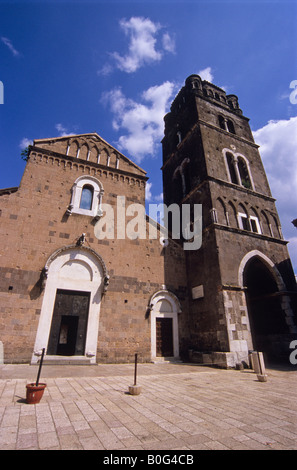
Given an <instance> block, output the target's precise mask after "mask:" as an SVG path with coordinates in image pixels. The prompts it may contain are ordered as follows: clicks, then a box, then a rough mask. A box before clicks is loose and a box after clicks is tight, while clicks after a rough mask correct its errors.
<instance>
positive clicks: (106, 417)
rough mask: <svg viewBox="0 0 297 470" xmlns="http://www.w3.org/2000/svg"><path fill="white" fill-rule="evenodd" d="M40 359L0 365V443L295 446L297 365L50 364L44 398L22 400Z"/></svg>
mask: <svg viewBox="0 0 297 470" xmlns="http://www.w3.org/2000/svg"><path fill="white" fill-rule="evenodd" d="M37 370H38V369H37V366H30V365H0V449H1V450H23V449H27V450H74V449H80V450H117V451H124V450H125V451H127V450H155V451H158V450H159V451H161V450H183V451H185V452H190V451H191V450H192V451H194V450H228V449H231V450H258V449H259V450H266V449H279V450H289V449H294V450H296V449H297V366H295V369H294V368H293V367H291V369H289V368H287V370H286V369H285V368H282V369H281V368H269V369H267V374H268V380H267V382H263V383H262V382H259V381H258V379H257V375H256V374H255V373H254V372H253V371H252V370H249V369H245V370H224V369H216V368H211V367H205V366H198V365H194V364H171V363H163V364H138V375H137V384H138V385H140V386H141V393H140V395H134V396H133V395H130V394H129V393H128V389H129V385H133V381H134V365H133V364H124V365H119V364H117V365H96V366H74V365H71V366H54V365H44V366H43V368H42V372H41V378H40V381H41V382H46V384H47V387H46V390H45V393H44V395H43V398H42V400H41V402H40V403H39V404H36V405H28V404H27V403H26V400H25V398H26V388H25V386H26V384H27V383H29V382H34V381H35V380H36V375H37Z"/></svg>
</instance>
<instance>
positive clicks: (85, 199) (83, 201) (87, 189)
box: [79, 184, 94, 211]
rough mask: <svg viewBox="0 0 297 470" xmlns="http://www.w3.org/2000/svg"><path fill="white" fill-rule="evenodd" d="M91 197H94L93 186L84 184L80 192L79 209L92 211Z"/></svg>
mask: <svg viewBox="0 0 297 470" xmlns="http://www.w3.org/2000/svg"><path fill="white" fill-rule="evenodd" d="M93 195H94V188H93V186H90V185H88V184H85V185H84V186H83V188H82V191H81V197H80V204H79V208H80V209H86V210H88V211H90V210H91V209H92V204H93Z"/></svg>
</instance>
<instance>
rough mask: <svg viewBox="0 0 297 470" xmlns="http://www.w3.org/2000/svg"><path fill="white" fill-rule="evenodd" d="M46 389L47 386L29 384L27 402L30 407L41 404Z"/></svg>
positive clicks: (27, 386)
mask: <svg viewBox="0 0 297 470" xmlns="http://www.w3.org/2000/svg"><path fill="white" fill-rule="evenodd" d="M45 387H46V384H42V383H40V384H38V385H36V384H35V383H31V384H27V385H26V389H27V394H26V401H27V403H28V404H29V405H32V404H35V403H39V402H40V400H41V398H42V395H43V392H44V389H45Z"/></svg>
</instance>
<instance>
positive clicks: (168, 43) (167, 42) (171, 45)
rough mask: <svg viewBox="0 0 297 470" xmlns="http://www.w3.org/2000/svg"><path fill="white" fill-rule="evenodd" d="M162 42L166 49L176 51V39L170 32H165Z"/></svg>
mask: <svg viewBox="0 0 297 470" xmlns="http://www.w3.org/2000/svg"><path fill="white" fill-rule="evenodd" d="M162 44H163V48H164V50H165V51H167V52H171V53H172V54H174V52H175V40H174V38H173V37H172V36H170V34H169V33H165V34H163V37H162Z"/></svg>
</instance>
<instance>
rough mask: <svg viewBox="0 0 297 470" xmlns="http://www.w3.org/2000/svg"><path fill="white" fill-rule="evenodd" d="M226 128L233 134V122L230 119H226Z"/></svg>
mask: <svg viewBox="0 0 297 470" xmlns="http://www.w3.org/2000/svg"><path fill="white" fill-rule="evenodd" d="M227 129H228V131H229V132H231V134H235V129H234V124H233V122H232V121H231V120H230V119H228V120H227Z"/></svg>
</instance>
